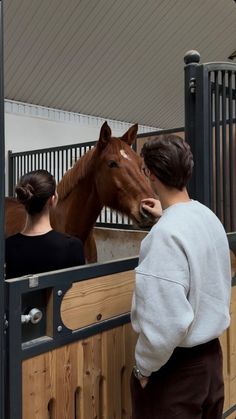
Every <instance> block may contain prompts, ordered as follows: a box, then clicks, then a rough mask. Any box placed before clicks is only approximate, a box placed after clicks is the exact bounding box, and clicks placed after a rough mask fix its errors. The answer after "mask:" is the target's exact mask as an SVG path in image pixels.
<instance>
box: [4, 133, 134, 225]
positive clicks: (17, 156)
mask: <svg viewBox="0 0 236 419" xmlns="http://www.w3.org/2000/svg"><path fill="white" fill-rule="evenodd" d="M95 144H96V141H93V142H86V143H78V144H71V145H66V146H59V147H50V148H45V149H38V150H30V151H23V152H18V153H13V152H12V151H9V152H8V182H9V185H8V194H9V196H14V190H15V186H16V184H17V182H18V180H19V179H20V177H21V176H22V175H24V174H25V173H27V172H29V171H31V170H37V169H46V170H48V171H49V172H50V173H52V175H53V176H54V177H55V179H56V182H57V183H58V182H59V181H60V180H61V178H62V177H63V175H64V173H65V172H66V171H67V170H68V169H70V168H71V167H72V166H73V164H74V163H75V162H76V161H77V160H79V159H80V158H81V157H82V156H83V155H84V154H85V153H86V152H87V151H89V150H91V149H92V148H93V147H94V145H95ZM96 225H97V226H100V227H110V228H131V229H132V228H133V224H132V221H131V220H130V219H129V217H127V216H125V215H122V214H119V213H118V212H117V211H114V210H111V209H110V208H107V207H104V208H103V210H102V212H101V214H100V215H99V217H98V219H97V223H96Z"/></svg>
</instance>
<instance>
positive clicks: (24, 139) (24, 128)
mask: <svg viewBox="0 0 236 419" xmlns="http://www.w3.org/2000/svg"><path fill="white" fill-rule="evenodd" d="M105 120H106V119H103V118H99V117H94V116H91V115H82V114H76V113H73V112H64V111H61V110H57V109H51V108H46V107H42V106H36V105H31V104H26V103H22V102H15V101H10V100H6V101H5V151H6V192H7V191H8V179H7V178H8V175H7V173H8V161H7V155H8V151H9V150H11V151H13V152H19V151H28V150H34V149H39V148H47V147H56V146H60V145H67V144H76V143H82V142H88V141H96V140H97V139H98V137H99V132H100V128H101V126H102V124H103V122H104V121H105ZM107 122H108V124H109V125H110V127H111V129H112V132H113V134H114V135H115V136H120V135H123V134H124V133H125V132H126V131H127V129H128V128H129V127H130V125H132V124H130V123H127V122H120V121H113V120H109V119H107ZM155 129H156V128H153V127H145V126H139V133H142V132H148V131H153V130H155Z"/></svg>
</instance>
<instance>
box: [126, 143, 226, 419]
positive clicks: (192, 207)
mask: <svg viewBox="0 0 236 419" xmlns="http://www.w3.org/2000/svg"><path fill="white" fill-rule="evenodd" d="M142 156H143V161H144V166H143V170H144V172H145V173H146V176H148V177H149V179H150V182H151V184H152V187H153V189H154V191H155V192H156V193H157V194H158V196H159V199H160V202H161V206H162V209H163V213H162V216H161V218H160V220H159V221H158V222H157V223H156V224H155V225H154V227H153V228H152V229H151V231H150V233H149V234H148V235H147V236H146V237H145V239H144V240H143V241H142V244H141V250H140V259H139V265H138V267H137V268H136V286H135V291H134V295H133V303H132V311H131V320H132V325H133V328H134V330H135V331H136V332H137V333H138V334H139V337H138V341H137V345H136V349H135V358H136V366H135V367H134V370H133V374H132V377H131V394H132V407H133V415H132V419H172V418H173V419H174V418H175V419H177V418H179V419H221V418H222V410H223V402H224V384H223V377H222V352H221V347H220V344H219V340H218V337H219V336H220V335H221V334H222V333H223V332H224V330H225V329H226V328H227V327H228V326H229V323H230V315H229V304H230V291H231V271H230V256H229V246H228V241H227V236H226V233H225V231H224V228H223V226H222V224H221V222H220V221H219V219H218V218H217V217H216V215H215V214H214V213H213V212H212V211H211V210H210V209H208V208H207V207H206V206H204V205H202V204H200V203H199V202H197V201H193V200H191V199H190V197H189V195H188V192H187V189H186V185H187V183H188V181H189V179H190V177H191V175H192V169H193V157H192V153H191V151H190V147H189V145H188V144H187V143H186V142H185V141H184V140H182V139H181V138H179V137H178V136H174V135H169V136H159V137H158V138H155V139H153V140H151V141H148V142H147V143H145V145H144V147H143V150H142ZM143 208H145V210H147V211H149V212H150V213H152V214H153V215H158V214H159V201H156V200H154V199H151V198H150V199H146V200H144V202H143Z"/></svg>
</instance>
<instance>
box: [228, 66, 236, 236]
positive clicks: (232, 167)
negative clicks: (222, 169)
mask: <svg viewBox="0 0 236 419" xmlns="http://www.w3.org/2000/svg"><path fill="white" fill-rule="evenodd" d="M228 88H229V98H228V109H229V155H230V219H231V229H232V231H234V230H235V227H236V222H235V193H234V176H235V144H234V143H235V141H234V138H233V98H232V72H229V73H228Z"/></svg>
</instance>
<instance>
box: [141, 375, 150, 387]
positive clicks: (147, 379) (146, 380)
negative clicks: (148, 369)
mask: <svg viewBox="0 0 236 419" xmlns="http://www.w3.org/2000/svg"><path fill="white" fill-rule="evenodd" d="M148 381H149V377H143V378H140V379H139V382H140V385H141V387H142V388H145V387H146V385H147V383H148Z"/></svg>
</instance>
